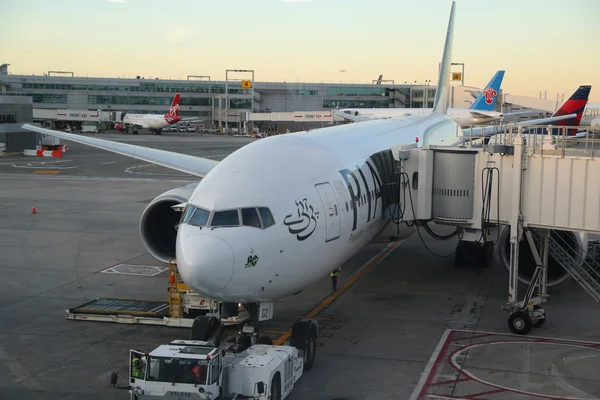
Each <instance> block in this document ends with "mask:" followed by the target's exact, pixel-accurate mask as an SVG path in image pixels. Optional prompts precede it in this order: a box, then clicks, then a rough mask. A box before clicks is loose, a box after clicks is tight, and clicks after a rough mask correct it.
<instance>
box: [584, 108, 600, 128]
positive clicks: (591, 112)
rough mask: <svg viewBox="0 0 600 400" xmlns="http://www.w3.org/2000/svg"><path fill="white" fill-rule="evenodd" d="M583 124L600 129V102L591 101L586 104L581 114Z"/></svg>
mask: <svg viewBox="0 0 600 400" xmlns="http://www.w3.org/2000/svg"><path fill="white" fill-rule="evenodd" d="M580 125H581V126H590V127H591V128H592V129H595V130H597V129H600V103H589V104H587V105H586V107H585V110H584V111H583V115H582V116H581V123H580Z"/></svg>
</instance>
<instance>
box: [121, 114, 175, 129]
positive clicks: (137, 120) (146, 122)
mask: <svg viewBox="0 0 600 400" xmlns="http://www.w3.org/2000/svg"><path fill="white" fill-rule="evenodd" d="M178 121H179V118H170V119H168V118H165V116H164V115H158V114H126V115H125V117H124V118H123V123H124V124H129V125H135V126H139V127H141V128H146V129H162V128H164V127H166V126H169V125H172V124H174V123H176V122H178Z"/></svg>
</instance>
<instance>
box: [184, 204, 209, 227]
mask: <svg viewBox="0 0 600 400" xmlns="http://www.w3.org/2000/svg"><path fill="white" fill-rule="evenodd" d="M209 216H210V211H208V210H205V209H203V208H196V212H195V213H194V215H192V217H191V218H190V220H189V224H190V225H196V226H206V224H207V223H208V217H209Z"/></svg>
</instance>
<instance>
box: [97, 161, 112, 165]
mask: <svg viewBox="0 0 600 400" xmlns="http://www.w3.org/2000/svg"><path fill="white" fill-rule="evenodd" d="M114 163H115V162H114V161H107V162H103V163H100V164H102V165H106V164H114Z"/></svg>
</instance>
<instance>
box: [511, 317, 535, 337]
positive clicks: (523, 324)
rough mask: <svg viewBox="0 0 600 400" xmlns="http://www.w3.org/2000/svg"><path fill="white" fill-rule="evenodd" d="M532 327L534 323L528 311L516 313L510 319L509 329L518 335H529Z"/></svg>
mask: <svg viewBox="0 0 600 400" xmlns="http://www.w3.org/2000/svg"><path fill="white" fill-rule="evenodd" d="M532 326H533V322H532V321H531V317H530V316H529V313H528V312H526V311H516V312H514V313H512V314H510V317H508V327H509V329H510V330H511V332H512V333H515V334H517V335H527V334H528V333H529V331H530V330H531V327H532Z"/></svg>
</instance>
